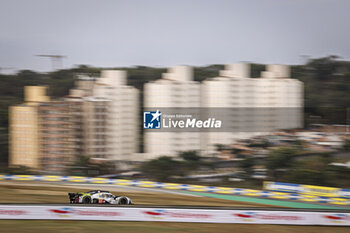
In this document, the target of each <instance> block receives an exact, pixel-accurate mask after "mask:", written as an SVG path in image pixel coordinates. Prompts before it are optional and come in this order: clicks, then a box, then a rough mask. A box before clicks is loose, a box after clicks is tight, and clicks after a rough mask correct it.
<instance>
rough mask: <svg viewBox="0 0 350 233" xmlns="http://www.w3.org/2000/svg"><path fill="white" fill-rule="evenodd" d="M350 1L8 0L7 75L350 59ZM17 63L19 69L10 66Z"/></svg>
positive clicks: (3, 3)
mask: <svg viewBox="0 0 350 233" xmlns="http://www.w3.org/2000/svg"><path fill="white" fill-rule="evenodd" d="M349 9H350V1H349V0H242V1H241V0H237V1H235V0H231V1H228V0H172V1H170V0H124V1H119V0H50V1H47V0H0V69H1V68H3V69H2V70H0V72H3V73H6V72H15V71H18V70H21V69H31V70H36V71H42V72H45V71H51V70H52V65H51V61H50V59H48V58H43V57H37V56H35V55H37V54H59V55H64V56H66V58H64V59H63V66H62V68H71V67H74V66H76V65H79V64H86V65H91V66H96V67H123V66H137V65H144V66H156V67H168V66H174V65H193V66H203V65H209V64H227V63H234V62H241V61H245V62H257V63H266V64H275V63H277V64H300V63H303V62H305V61H306V58H307V57H309V58H316V57H321V56H327V55H338V56H340V57H342V58H343V59H344V60H350V13H349ZM6 68H12V69H6Z"/></svg>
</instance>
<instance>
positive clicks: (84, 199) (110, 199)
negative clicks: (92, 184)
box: [68, 190, 132, 205]
mask: <svg viewBox="0 0 350 233" xmlns="http://www.w3.org/2000/svg"><path fill="white" fill-rule="evenodd" d="M68 196H69V202H70V204H113V205H131V204H132V202H131V199H130V198H128V197H125V196H115V195H113V194H112V193H110V192H108V191H103V190H92V191H89V192H85V193H68Z"/></svg>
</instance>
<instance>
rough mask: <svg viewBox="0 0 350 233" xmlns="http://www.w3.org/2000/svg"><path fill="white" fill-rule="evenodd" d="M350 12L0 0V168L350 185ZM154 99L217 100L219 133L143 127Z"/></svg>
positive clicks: (207, 3)
mask: <svg viewBox="0 0 350 233" xmlns="http://www.w3.org/2000/svg"><path fill="white" fill-rule="evenodd" d="M349 7H350V2H348V1H346V0H343V1H342V0H337V1H330V0H323V1H316V0H310V1H301V0H296V1H273V0H260V1H257V0H248V1H233V0H232V1H226V0H220V1H211V0H204V1H190V2H189V1H182V0H180V1H158V0H152V1H138V0H132V1H108V0H104V1H93V0H88V1H82V0H74V1H66V0H63V1H50V2H48V1H43V0H32V1H25V2H24V1H19V0H15V1H7V0H1V8H0V28H1V31H0V96H1V98H0V138H1V139H0V173H1V174H17V175H21V174H22V175H25V174H27V175H29V174H31V175H63V176H84V177H100V178H114V179H118V178H120V179H133V180H139V181H157V182H173V183H186V184H199V185H208V186H222V187H230V188H232V187H235V188H237V187H239V188H253V189H262V188H263V182H264V181H275V182H288V183H297V184H307V185H320V186H330V187H337V188H345V189H346V188H350V179H349V177H350V136H349V121H350V115H349V113H350V108H349V107H350V96H349V91H350V84H349V80H350V49H349V45H348V41H349V39H350V32H349V30H347V29H348V28H349V25H348V24H349V23H348V22H349V21H350V16H349V14H348V9H349ZM161 108H169V109H175V110H176V109H177V110H179V111H181V109H182V112H181V113H184V112H183V109H197V110H199V111H202V110H203V109H205V111H211V109H217V108H221V109H226V110H225V111H227V112H226V114H228V115H229V118H227V117H226V118H225V119H226V124H225V127H229V128H230V130H225V129H224V130H223V131H222V132H220V131H216V132H187V131H183V132H181V131H180V132H172V131H165V132H163V131H162V132H154V131H150V130H148V129H144V121H143V115H144V111H145V109H153V110H154V111H156V110H157V109H161ZM252 109H253V111H252ZM256 109H258V110H259V111H261V110H263V111H262V112H259V114H258V113H257V111H256ZM264 110H265V111H264ZM252 125H254V126H256V128H254V127H253V128H252ZM2 182H5V181H2ZM24 183H26V182H24ZM24 183H16V182H15V181H6V182H5V183H2V184H1V185H0V186H1V190H3V192H5V193H7V192H8V193H9V196H8V198H7V197H6V198H4V203H11V202H16V201H15V200H14V199H12V198H11V197H10V193H13V191H14V190H17V191H16V192H17V195H19V196H18V198H20V199H21V198H22V195H24V194H26V195H28V194H30V193H31V191H23V190H22V191H21V188H19V187H20V186H22V185H25V184H24ZM34 183H35V182H34ZM11 184H12V186H11ZM26 185H29V184H28V182H27V184H26ZM39 186H40V185H39ZM10 187H11V188H10ZM30 187H32V186H30ZM76 187H78V186H76ZM66 188H67V187H66ZM81 188H82V187H79V189H81ZM84 188H85V189H87V188H88V187H83V189H84ZM42 189H44V190H46V192H48V193H50V192H53V193H52V195H53V196H57V197H56V200H60V201H61V200H62V202H65V201H64V200H65V199H66V198H63V199H60V198H59V197H58V196H60V195H58V193H55V192H63V191H62V190H64V192H65V191H67V190H66V189H63V188H62V187H61V188H59V189H57V190H56V189H53V190H51V188H43V187H40V188H39V187H38V190H42ZM30 190H33V188H30ZM50 190H51V191H50ZM124 191H125V192H127V193H128V192H130V193H131V194H130V195H133V192H132V191H130V190H124ZM35 195H36V194H35ZM35 195H34V196H35ZM37 195H39V196H37V198H36V199H35V200H36V201H34V202H40V203H47V202H51V201H50V200H47V199H46V198H45V197H43V196H40V194H37ZM134 195H135V196H134V198H136V200H137V201H138V202H139V203H142V204H166V202H167V201H166V199H164V200H163V199H162V197H159V200H163V202H162V201H160V202H153V199H152V201H150V200H149V199H147V198H146V199H144V198H143V197H141V196H144V195H146V194H142V195H141V194H140V195H139V196H138V194H134ZM34 196H33V197H34ZM57 198H58V199H57ZM176 198H177V197H175V196H174V199H176ZM179 202H180V203H181V202H183V203H187V204H188V205H195V204H193V203H194V202H193V203H192V204H191V202H187V201H185V200H181V201H175V202H174V204H179ZM203 203H204V202H203ZM203 203H202V204H203ZM197 204H198V205H200V203H197ZM217 204H218V205H227V203H217ZM236 204H239V203H236ZM10 225H11V224H10ZM10 225H9V226H10ZM47 227H48V228H49V226H47ZM171 228H176V227H175V226H172V227H171ZM79 229H80V228H79ZM126 229H128V228H126ZM145 229H146V228H145ZM167 229H168V228H167ZM163 230H164V229H163ZM189 230H191V229H189ZM289 230H290V229H289Z"/></svg>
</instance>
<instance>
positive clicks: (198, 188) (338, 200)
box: [0, 175, 350, 205]
mask: <svg viewBox="0 0 350 233" xmlns="http://www.w3.org/2000/svg"><path fill="white" fill-rule="evenodd" d="M0 180H20V181H45V182H47V181H50V182H75V183H92V184H111V185H113V184H114V185H123V186H137V187H145V188H159V189H168V190H184V191H195V192H210V193H220V194H233V195H241V196H251V197H265V198H273V199H279V200H296V201H304V202H314V203H326V204H333V205H350V199H348V198H342V197H324V196H317V195H310V194H301V193H287V192H281V191H280V192H275V191H268V190H254V189H241V188H226V187H216V186H202V185H187V184H175V183H161V182H153V181H138V180H124V179H107V178H95V177H82V176H42V175H0Z"/></svg>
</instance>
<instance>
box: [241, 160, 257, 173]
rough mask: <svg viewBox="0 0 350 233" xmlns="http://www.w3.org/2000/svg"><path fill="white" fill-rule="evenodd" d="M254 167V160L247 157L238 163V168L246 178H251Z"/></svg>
mask: <svg viewBox="0 0 350 233" xmlns="http://www.w3.org/2000/svg"><path fill="white" fill-rule="evenodd" d="M254 165H255V159H254V158H252V157H247V158H245V159H243V160H241V161H240V162H239V167H240V168H241V169H242V170H243V171H244V172H245V174H246V175H247V178H250V177H251V176H252V174H253V168H254Z"/></svg>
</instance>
